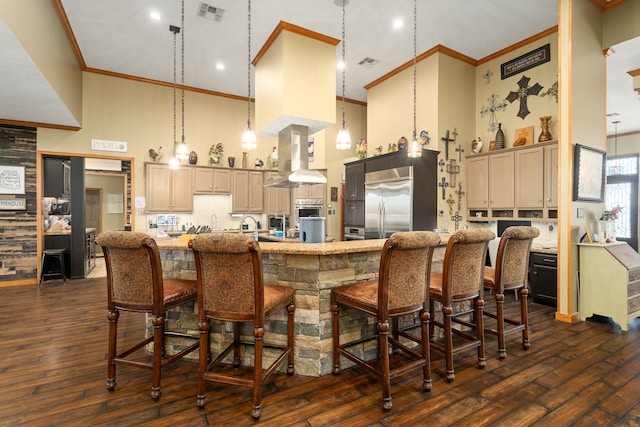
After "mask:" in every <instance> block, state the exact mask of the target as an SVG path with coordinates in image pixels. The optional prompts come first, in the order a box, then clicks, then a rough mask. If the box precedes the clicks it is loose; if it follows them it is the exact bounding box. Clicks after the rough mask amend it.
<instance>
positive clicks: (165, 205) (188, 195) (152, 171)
mask: <svg viewBox="0 0 640 427" xmlns="http://www.w3.org/2000/svg"><path fill="white" fill-rule="evenodd" d="M146 166H147V168H146V169H147V212H149V213H166V212H193V168H189V167H181V168H180V169H175V170H171V169H169V166H168V165H166V164H156V163H147V165H146Z"/></svg>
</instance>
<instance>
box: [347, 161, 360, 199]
mask: <svg viewBox="0 0 640 427" xmlns="http://www.w3.org/2000/svg"><path fill="white" fill-rule="evenodd" d="M344 188H345V194H344V197H345V200H346V201H350V200H364V163H362V162H356V163H353V164H346V165H345V181H344Z"/></svg>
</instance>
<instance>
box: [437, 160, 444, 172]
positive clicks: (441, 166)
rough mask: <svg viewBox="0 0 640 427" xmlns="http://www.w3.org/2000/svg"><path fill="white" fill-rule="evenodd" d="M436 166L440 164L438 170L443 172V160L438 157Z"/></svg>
mask: <svg viewBox="0 0 640 427" xmlns="http://www.w3.org/2000/svg"><path fill="white" fill-rule="evenodd" d="M438 166H440V172H444V160H442V159H440V161H439V162H438Z"/></svg>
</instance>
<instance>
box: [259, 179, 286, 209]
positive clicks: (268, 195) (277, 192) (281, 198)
mask: <svg viewBox="0 0 640 427" xmlns="http://www.w3.org/2000/svg"><path fill="white" fill-rule="evenodd" d="M278 176H279V175H278V173H277V172H268V173H267V176H266V177H265V178H266V179H267V181H268V180H270V179H273V178H277V177H278ZM264 196H265V206H266V212H267V215H282V214H285V215H291V189H290V188H276V187H268V188H265V191H264Z"/></svg>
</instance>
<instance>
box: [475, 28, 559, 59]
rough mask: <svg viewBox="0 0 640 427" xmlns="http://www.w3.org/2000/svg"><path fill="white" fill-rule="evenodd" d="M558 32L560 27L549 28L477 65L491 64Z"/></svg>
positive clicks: (493, 54) (495, 53)
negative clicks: (490, 62)
mask: <svg viewBox="0 0 640 427" xmlns="http://www.w3.org/2000/svg"><path fill="white" fill-rule="evenodd" d="M557 32H558V26H557V25H556V26H553V27H551V28H548V29H546V30H544V31H542V32H540V33H538V34H536V35H533V36H531V37H529V38H526V39H524V40H521V41H519V42H518V43H515V44H512V45H511V46H508V47H505V48H504V49H502V50H499V51H497V52H494V53H492V54H491V55H489V56H485V57H484V58H482V59H479V60H478V62H477V65H482V64H484V63H486V62H489V61H492V60H494V59H496V58H500V57H501V56H503V55H506V54H507V53H509V52H513V51H514V50H516V49H520V48H521V47H523V46H526V45H528V44H530V43H533V42H535V41H537V40H540V39H542V38H544V37H547V36H550V35H551V34H554V33H557Z"/></svg>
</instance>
